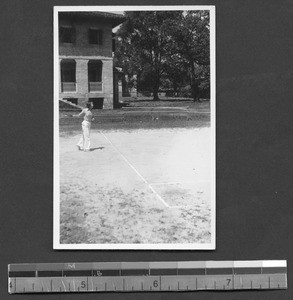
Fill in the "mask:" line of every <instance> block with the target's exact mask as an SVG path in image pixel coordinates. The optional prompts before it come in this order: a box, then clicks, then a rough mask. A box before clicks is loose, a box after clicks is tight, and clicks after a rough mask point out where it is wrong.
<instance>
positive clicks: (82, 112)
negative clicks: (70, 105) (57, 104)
mask: <svg viewBox="0 0 293 300" xmlns="http://www.w3.org/2000/svg"><path fill="white" fill-rule="evenodd" d="M83 113H84V110H82V111H81V112H80V113H79V114H78V115H73V116H74V117H80V116H81V115H82V114H83Z"/></svg>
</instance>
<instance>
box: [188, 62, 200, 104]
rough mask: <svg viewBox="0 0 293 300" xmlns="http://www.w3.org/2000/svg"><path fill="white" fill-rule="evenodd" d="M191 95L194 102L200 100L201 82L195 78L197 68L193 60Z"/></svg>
mask: <svg viewBox="0 0 293 300" xmlns="http://www.w3.org/2000/svg"><path fill="white" fill-rule="evenodd" d="M190 65H191V96H192V98H193V102H199V83H198V80H197V79H196V78H195V74H194V73H195V69H194V63H193V61H191V64H190Z"/></svg>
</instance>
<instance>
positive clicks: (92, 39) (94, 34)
mask: <svg viewBox="0 0 293 300" xmlns="http://www.w3.org/2000/svg"><path fill="white" fill-rule="evenodd" d="M89 43H90V44H95V45H103V31H102V30H101V29H89Z"/></svg>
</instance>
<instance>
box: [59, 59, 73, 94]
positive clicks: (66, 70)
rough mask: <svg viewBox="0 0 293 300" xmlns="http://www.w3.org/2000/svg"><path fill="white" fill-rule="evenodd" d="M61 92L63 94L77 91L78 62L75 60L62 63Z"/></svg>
mask: <svg viewBox="0 0 293 300" xmlns="http://www.w3.org/2000/svg"><path fill="white" fill-rule="evenodd" d="M61 90H62V92H75V91H76V62H75V60H74V59H62V61H61Z"/></svg>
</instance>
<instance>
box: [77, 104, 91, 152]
mask: <svg viewBox="0 0 293 300" xmlns="http://www.w3.org/2000/svg"><path fill="white" fill-rule="evenodd" d="M92 109H93V103H92V102H87V104H86V108H84V109H83V110H82V111H81V113H80V114H78V115H75V117H80V116H82V115H84V116H83V121H82V123H81V125H82V136H81V138H80V139H79V142H78V143H77V145H76V146H77V148H78V150H81V151H86V152H87V151H90V147H91V140H90V130H91V123H92V121H93V120H94V117H93V113H92Z"/></svg>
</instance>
